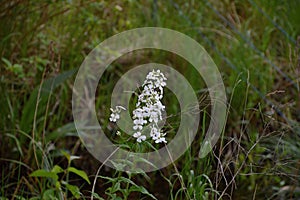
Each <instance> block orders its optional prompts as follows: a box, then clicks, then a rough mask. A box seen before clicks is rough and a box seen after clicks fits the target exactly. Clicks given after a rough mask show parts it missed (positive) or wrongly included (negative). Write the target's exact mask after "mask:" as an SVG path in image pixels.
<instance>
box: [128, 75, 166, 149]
mask: <svg viewBox="0 0 300 200" xmlns="http://www.w3.org/2000/svg"><path fill="white" fill-rule="evenodd" d="M166 80H167V79H166V77H165V76H164V74H163V73H161V72H160V70H157V71H155V70H153V71H152V72H149V73H148V75H147V77H146V80H145V81H144V84H143V85H142V87H143V90H142V93H141V94H140V95H139V96H138V102H137V104H136V109H135V110H134V111H133V123H134V126H133V129H134V130H135V131H136V132H135V133H134V134H133V137H135V138H137V142H142V141H144V140H146V138H147V137H146V136H145V135H142V133H141V130H142V129H143V126H144V125H146V124H148V123H153V124H152V125H151V126H150V127H151V131H150V136H151V138H152V139H153V140H154V141H155V143H161V142H164V143H167V141H166V139H165V137H164V136H165V135H166V134H165V133H162V132H161V130H160V128H159V126H158V122H159V120H162V111H164V109H165V106H164V105H163V104H162V103H161V99H162V98H163V87H164V86H166V82H165V81H166Z"/></svg>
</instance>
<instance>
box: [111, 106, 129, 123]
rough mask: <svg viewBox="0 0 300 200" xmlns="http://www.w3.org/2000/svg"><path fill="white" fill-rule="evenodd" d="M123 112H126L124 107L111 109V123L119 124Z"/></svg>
mask: <svg viewBox="0 0 300 200" xmlns="http://www.w3.org/2000/svg"><path fill="white" fill-rule="evenodd" d="M122 110H126V109H125V108H124V107H123V106H116V108H115V109H112V108H111V109H110V111H111V114H110V118H109V121H111V122H117V121H118V120H119V119H120V113H121V111H122Z"/></svg>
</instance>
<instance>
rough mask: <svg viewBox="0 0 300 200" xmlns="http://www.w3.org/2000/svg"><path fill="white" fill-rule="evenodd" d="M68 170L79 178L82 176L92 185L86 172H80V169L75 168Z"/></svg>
mask: <svg viewBox="0 0 300 200" xmlns="http://www.w3.org/2000/svg"><path fill="white" fill-rule="evenodd" d="M67 170H68V171H69V172H73V173H74V174H77V175H78V176H80V177H81V178H83V179H84V180H86V182H88V183H89V184H91V182H90V180H89V178H88V176H87V175H86V173H85V172H84V171H82V170H78V169H76V168H74V167H69V168H68V169H67Z"/></svg>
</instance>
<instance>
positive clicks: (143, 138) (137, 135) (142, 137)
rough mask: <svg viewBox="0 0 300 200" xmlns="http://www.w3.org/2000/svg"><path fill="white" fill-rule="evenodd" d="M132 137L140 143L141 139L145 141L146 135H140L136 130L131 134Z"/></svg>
mask: <svg viewBox="0 0 300 200" xmlns="http://www.w3.org/2000/svg"><path fill="white" fill-rule="evenodd" d="M133 137H135V138H137V140H136V141H137V142H139V143H141V142H142V141H145V140H146V136H145V135H142V133H141V132H136V133H134V134H133Z"/></svg>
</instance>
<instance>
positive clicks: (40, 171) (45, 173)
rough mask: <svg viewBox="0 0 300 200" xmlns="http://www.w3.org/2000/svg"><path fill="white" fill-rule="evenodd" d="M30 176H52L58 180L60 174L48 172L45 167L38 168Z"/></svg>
mask: <svg viewBox="0 0 300 200" xmlns="http://www.w3.org/2000/svg"><path fill="white" fill-rule="evenodd" d="M29 176H31V177H45V178H52V179H53V180H55V181H57V180H58V176H57V175H56V174H55V173H54V172H48V171H46V170H44V169H38V170H36V171H34V172H32V173H31V174H30V175H29Z"/></svg>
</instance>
